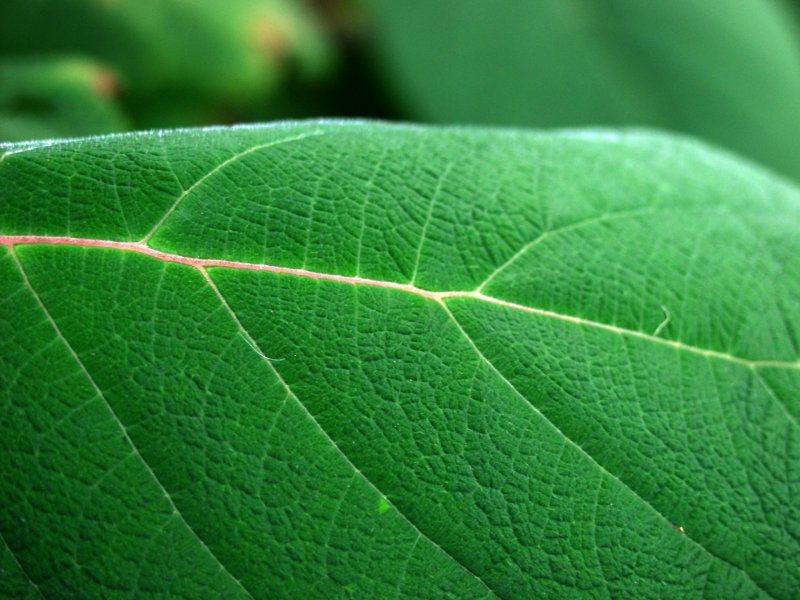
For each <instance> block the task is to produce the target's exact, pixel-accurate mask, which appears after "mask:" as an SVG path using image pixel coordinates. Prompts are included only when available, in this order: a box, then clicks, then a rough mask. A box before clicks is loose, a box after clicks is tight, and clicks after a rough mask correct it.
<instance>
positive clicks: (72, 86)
mask: <svg viewBox="0 0 800 600" xmlns="http://www.w3.org/2000/svg"><path fill="white" fill-rule="evenodd" d="M118 85H119V83H118V81H117V78H116V76H115V75H114V73H113V72H111V71H110V70H108V69H106V68H104V67H101V66H98V65H96V64H94V63H92V62H90V61H87V60H82V59H60V60H44V61H32V62H31V61H24V60H23V61H0V140H5V141H21V140H28V139H33V138H53V137H70V136H79V135H88V134H93V133H108V132H112V131H122V130H124V129H126V128H127V123H126V120H125V118H124V117H123V115H122V113H121V111H120V109H119V108H118V106H117V105H116V104H115V101H114V97H115V95H116V94H117V90H118Z"/></svg>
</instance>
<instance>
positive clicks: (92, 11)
mask: <svg viewBox="0 0 800 600" xmlns="http://www.w3.org/2000/svg"><path fill="white" fill-rule="evenodd" d="M0 52H2V53H4V54H6V55H8V56H31V55H33V56H41V55H61V54H64V53H67V54H70V55H71V54H75V53H79V54H83V55H88V56H91V57H93V58H95V59H97V60H99V61H101V62H103V63H105V64H109V65H111V66H112V67H113V68H114V69H116V70H117V71H118V72H119V73H120V75H121V77H122V79H123V80H124V83H125V90H124V91H125V100H126V105H127V109H128V110H129V111H130V112H131V114H132V115H133V116H134V117H135V118H136V120H137V122H139V123H142V124H145V125H160V126H164V125H169V124H175V123H196V122H197V120H198V119H205V120H208V119H211V118H213V115H214V113H215V111H220V110H222V109H228V110H232V109H236V108H237V107H240V106H248V105H249V104H251V103H254V102H264V101H265V100H266V99H267V98H269V97H270V96H271V95H272V94H274V93H275V91H276V89H278V87H279V86H280V84H281V82H282V81H283V79H284V78H285V77H287V75H288V74H290V73H291V74H294V75H296V76H297V77H301V78H310V79H314V78H317V77H320V76H321V75H322V74H324V73H325V72H326V70H327V69H328V67H329V66H330V64H331V61H332V54H333V49H332V48H331V46H330V44H329V43H328V40H327V38H326V35H325V33H324V32H323V31H322V29H321V27H320V25H319V24H318V23H317V22H316V21H315V19H314V18H313V15H312V13H311V12H310V11H309V10H307V9H305V8H304V5H303V4H302V3H299V2H297V1H296V0H227V1H226V2H219V1H217V0H10V1H8V2H3V3H2V4H0ZM174 101H177V102H178V105H179V106H180V109H179V110H175V109H174V107H173V106H171V105H167V103H170V102H174Z"/></svg>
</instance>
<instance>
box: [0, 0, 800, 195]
mask: <svg viewBox="0 0 800 600" xmlns="http://www.w3.org/2000/svg"><path fill="white" fill-rule="evenodd" d="M318 116H329V117H355V116H357V117H369V118H384V119H393V120H397V119H401V120H412V121H419V122H431V123H458V124H480V125H508V126H525V127H541V128H550V127H583V126H646V127H657V128H661V129H667V130H673V131H678V132H683V133H688V134H691V135H694V136H697V137H700V138H703V139H706V140H708V141H710V142H712V143H716V144H718V145H722V146H726V147H728V148H730V149H732V150H734V151H736V152H738V153H740V154H744V155H746V156H749V157H751V158H753V159H754V160H757V161H760V162H762V163H763V164H765V165H767V166H769V167H771V168H773V169H775V170H777V171H779V172H781V173H783V174H785V175H788V176H791V177H794V178H796V179H798V180H800V0H0V141H18V140H25V139H33V138H50V137H68V136H78V135H87V134H97V133H109V132H118V131H127V130H132V129H144V128H162V127H176V126H192V125H205V124H225V123H242V122H253V121H270V120H277V119H289V118H303V117H318Z"/></svg>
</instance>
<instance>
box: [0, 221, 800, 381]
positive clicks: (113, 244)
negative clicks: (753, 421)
mask: <svg viewBox="0 0 800 600" xmlns="http://www.w3.org/2000/svg"><path fill="white" fill-rule="evenodd" d="M21 244H45V245H50V246H81V247H85V248H114V249H117V250H127V251H130V252H138V253H139V254H144V255H146V256H150V257H152V258H156V259H158V260H162V261H165V262H171V263H177V264H181V265H188V266H191V267H195V268H196V269H201V270H203V269H207V268H209V267H224V268H227V269H239V270H242V271H268V272H270V273H283V274H286V275H294V276H297V277H306V278H308V279H317V280H328V281H339V282H341V283H348V284H353V285H369V286H374V287H382V288H390V289H395V290H401V291H404V292H409V293H411V294H416V295H418V296H422V297H424V298H430V299H432V300H436V301H437V302H442V301H443V300H445V299H446V298H459V297H460V298H473V299H476V300H481V301H483V302H489V303H491V304H495V305H498V306H504V307H507V308H512V309H515V310H521V311H524V312H528V313H533V314H537V315H542V316H546V317H551V318H554V319H559V320H561V321H568V322H570V323H576V324H578V325H584V326H589V327H596V328H598V329H604V330H606V331H611V332H614V333H617V334H621V335H628V336H632V337H636V338H640V339H645V340H648V341H651V342H655V343H657V344H661V345H664V346H670V347H672V348H677V349H679V350H686V351H688V352H692V353H694V354H700V355H703V356H708V357H713V358H718V359H722V360H725V361H728V362H733V363H737V364H741V365H744V366H747V367H750V368H753V367H776V368H789V369H792V370H798V369H800V361H797V360H794V361H783V360H752V359H747V358H742V357H740V356H735V355H732V354H729V353H727V352H719V351H717V350H709V349H706V348H700V347H697V346H693V345H691V344H686V343H683V342H679V341H676V340H670V339H666V338H661V337H658V336H657V335H654V334H648V333H644V332H642V331H637V330H635V329H626V328H624V327H617V326H616V325H610V324H608V323H602V322H599V321H592V320H589V319H583V318H581V317H576V316H573V315H566V314H563V313H557V312H554V311H550V310H546V309H542V308H535V307H532V306H525V305H522V304H517V303H514V302H508V301H506V300H502V299H500V298H494V297H492V296H487V295H486V294H483V293H481V292H479V291H477V290H475V291H442V292H433V291H430V290H425V289H422V288H418V287H416V286H414V285H411V284H408V283H398V282H396V281H382V280H380V279H369V278H367V277H348V276H346V275H336V274H333V273H320V272H317V271H309V270H308V269H295V268H292V267H281V266H278V265H268V264H262V263H248V262H241V261H236V260H223V259H219V258H192V257H189V256H182V255H180V254H172V253H170V252H162V251H161V250H156V249H154V248H150V247H149V246H147V245H145V244H143V243H141V242H119V241H114V240H97V239H88V238H75V237H68V236H45V235H0V245H4V246H8V247H9V248H11V247H13V246H16V245H21Z"/></svg>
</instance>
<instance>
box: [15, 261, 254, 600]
mask: <svg viewBox="0 0 800 600" xmlns="http://www.w3.org/2000/svg"><path fill="white" fill-rule="evenodd" d="M11 256H12V258H13V259H14V262H15V263H16V265H17V268H18V269H19V272H20V274H21V275H22V279H23V281H24V282H25V286H26V287H27V288H28V290H29V291H30V293H31V294H32V295H33V297H34V298H35V299H36V303H37V304H38V305H39V308H40V309H41V310H42V313H43V314H44V315H45V317H46V318H47V320H48V321H49V322H50V325H51V326H52V327H53V330H54V331H55V333H56V336H57V337H58V339H59V340H61V342H62V343H63V344H64V347H65V348H66V349H67V351H68V352H69V354H70V355H71V356H72V358H73V360H74V361H75V363H76V364H77V365H78V367H79V368H80V370H81V372H82V373H83V374H84V376H85V377H86V379H87V381H88V382H89V384H90V385H91V386H92V389H93V390H94V392H95V394H97V397H98V398H100V399H101V400H102V402H103V405H104V406H105V407H106V409H107V410H108V412H109V413H110V414H111V417H112V418H113V419H114V422H115V423H116V424H117V426H118V427H119V429H120V431H121V432H122V436H123V437H124V438H125V441H126V442H127V444H128V446H130V448H131V451H132V452H133V454H135V455H136V457H137V458H138V459H139V461H140V462H141V463H142V465H143V466H144V468H145V470H146V471H147V472H148V473H149V475H150V477H151V478H152V479H153V481H154V482H155V484H156V485H157V486H158V488H159V490H160V491H161V493H162V494H163V495H164V497H165V498H166V499H167V502H168V503H169V506H170V508H171V509H172V514H173V515H175V516H177V517H178V518H179V519H180V520H181V522H182V523H183V524H184V525H185V526H186V528H187V529H188V530H189V532H190V533H191V534H192V536H193V537H194V538H195V539H196V540H197V542H198V543H199V544H200V546H201V547H202V548H203V550H204V551H205V552H206V553H207V554H208V555H209V556H210V557H211V559H212V560H213V561H214V562H215V563H216V564H217V565H218V566H219V568H220V569H221V570H222V571H223V572H225V574H226V575H228V577H230V578H231V579H232V580H233V581H234V582H235V583H236V584H237V585H238V587H239V588H240V589H241V590H242V592H244V594H245V595H246V596H247V597H248V598H251V599H253V595H252V594H251V593H250V592H249V591H248V590H247V588H245V587H244V585H243V584H242V582H241V581H239V579H237V578H236V577H235V576H234V575H233V574H232V573H231V572H230V571H228V569H227V568H226V567H225V565H224V564H223V563H222V561H221V560H220V559H219V558H218V557H217V556H216V555H215V554H214V552H212V550H211V548H209V547H208V546H207V545H206V543H205V542H204V541H203V540H202V538H200V536H199V535H198V534H197V532H196V531H195V530H194V529H193V528H192V526H191V525H189V523H188V522H187V521H186V519H185V518H184V516H183V514H181V512H180V510H178V507H177V506H176V505H175V502H174V501H173V500H172V496H170V494H169V492H167V489H166V488H165V487H164V485H163V484H162V483H161V480H160V479H159V478H158V477H157V476H156V474H155V472H154V471H153V469H152V468H151V467H150V465H149V464H148V462H147V461H146V460H145V459H144V457H143V456H142V455H141V453H140V452H139V449H138V448H137V447H136V445H135V444H134V443H133V440H132V439H131V437H130V435H128V430H127V428H126V427H125V425H123V423H122V421H121V420H120V419H119V416H117V413H116V412H115V411H114V409H113V407H112V406H111V404H110V403H109V402H108V399H107V398H106V397H105V394H103V391H102V390H101V389H100V387H99V386H98V385H97V383H96V382H95V380H94V378H93V377H92V375H91V374H90V373H89V371H88V370H87V368H86V365H84V364H83V361H82V360H81V359H80V357H79V356H78V353H77V352H75V349H74V348H73V347H72V345H71V344H70V343H69V341H67V338H66V337H64V334H63V333H62V332H61V328H60V327H59V326H58V324H57V323H56V321H55V319H53V316H52V315H51V314H50V311H49V310H48V309H47V307H46V306H45V304H44V302H43V301H42V299H41V297H40V296H39V293H38V292H37V291H36V290H35V289H34V287H33V285H32V284H31V282H30V279H29V278H28V274H27V273H26V272H25V269H24V268H23V266H22V263H21V262H20V260H19V257H18V256H17V255H16V253H15V252H14V251H13V249H11ZM253 600H254V599H253Z"/></svg>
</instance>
